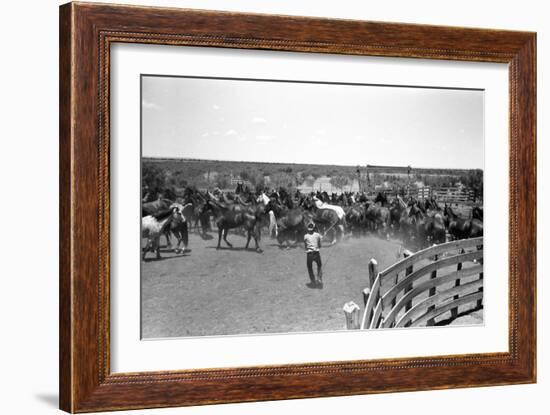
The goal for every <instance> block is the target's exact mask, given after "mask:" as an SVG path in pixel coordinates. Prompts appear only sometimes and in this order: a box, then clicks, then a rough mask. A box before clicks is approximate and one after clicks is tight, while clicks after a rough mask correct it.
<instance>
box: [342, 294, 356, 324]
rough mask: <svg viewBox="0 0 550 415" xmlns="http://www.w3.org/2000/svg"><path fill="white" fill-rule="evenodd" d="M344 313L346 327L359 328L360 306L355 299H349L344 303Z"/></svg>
mask: <svg viewBox="0 0 550 415" xmlns="http://www.w3.org/2000/svg"><path fill="white" fill-rule="evenodd" d="M342 309H343V310H344V315H345V316H346V329H348V330H357V329H358V328H359V324H360V321H359V306H358V305H357V304H355V303H354V302H353V301H349V302H347V303H346V304H344V307H343V308H342Z"/></svg>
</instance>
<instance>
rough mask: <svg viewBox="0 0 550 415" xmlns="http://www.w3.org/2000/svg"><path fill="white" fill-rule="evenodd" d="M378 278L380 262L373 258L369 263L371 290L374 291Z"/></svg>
mask: <svg viewBox="0 0 550 415" xmlns="http://www.w3.org/2000/svg"><path fill="white" fill-rule="evenodd" d="M377 276H378V262H377V261H376V259H374V258H372V259H371V260H370V261H369V288H371V289H372V286H373V285H374V280H375V279H376V277H377Z"/></svg>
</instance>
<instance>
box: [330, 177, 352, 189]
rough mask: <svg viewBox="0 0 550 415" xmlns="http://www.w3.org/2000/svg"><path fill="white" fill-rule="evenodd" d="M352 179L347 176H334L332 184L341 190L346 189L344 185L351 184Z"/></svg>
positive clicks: (331, 180) (331, 179)
mask: <svg viewBox="0 0 550 415" xmlns="http://www.w3.org/2000/svg"><path fill="white" fill-rule="evenodd" d="M349 183H350V179H349V177H347V176H332V177H331V178H330V184H331V185H332V186H334V187H336V188H338V189H340V190H343V189H344V186H347V185H349Z"/></svg>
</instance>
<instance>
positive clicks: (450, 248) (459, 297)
mask: <svg viewBox="0 0 550 415" xmlns="http://www.w3.org/2000/svg"><path fill="white" fill-rule="evenodd" d="M403 256H404V258H403V259H402V260H401V261H399V262H396V263H395V264H393V265H391V266H389V267H388V268H386V269H385V270H383V271H381V272H378V263H377V262H376V260H375V259H371V260H370V262H369V283H368V287H367V288H365V289H364V290H363V303H364V309H363V313H362V315H361V309H360V307H359V306H358V305H357V304H355V303H354V302H353V301H350V302H348V303H346V304H345V305H344V313H345V315H346V327H347V328H348V329H378V328H392V327H409V326H413V327H416V326H432V325H434V324H436V318H438V317H440V316H442V315H443V314H445V313H448V312H450V317H449V319H447V320H448V321H451V320H454V319H456V318H457V317H458V316H459V312H460V315H462V314H465V313H469V312H471V311H475V310H478V309H481V308H482V307H483V238H482V237H481V238H472V239H464V240H460V241H452V242H447V243H444V244H440V245H434V246H432V247H430V248H427V249H424V250H422V251H419V252H416V253H414V254H412V253H410V252H409V251H405V252H404V255H403ZM459 308H460V310H459Z"/></svg>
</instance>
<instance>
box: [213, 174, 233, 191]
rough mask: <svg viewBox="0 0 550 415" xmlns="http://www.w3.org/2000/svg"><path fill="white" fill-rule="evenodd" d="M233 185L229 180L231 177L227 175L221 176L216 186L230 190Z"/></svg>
mask: <svg viewBox="0 0 550 415" xmlns="http://www.w3.org/2000/svg"><path fill="white" fill-rule="evenodd" d="M230 185H231V180H230V179H229V176H226V175H219V176H218V177H217V179H216V186H218V187H219V188H220V189H228V188H229V186H230Z"/></svg>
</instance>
